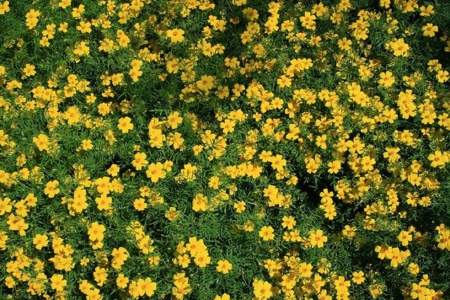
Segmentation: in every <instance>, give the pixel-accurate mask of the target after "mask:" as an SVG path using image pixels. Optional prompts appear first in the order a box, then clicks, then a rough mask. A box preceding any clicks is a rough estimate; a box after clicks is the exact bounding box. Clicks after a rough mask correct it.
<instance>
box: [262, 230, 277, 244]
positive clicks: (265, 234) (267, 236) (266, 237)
mask: <svg viewBox="0 0 450 300" xmlns="http://www.w3.org/2000/svg"><path fill="white" fill-rule="evenodd" d="M273 232H274V230H273V228H272V226H263V227H262V228H261V230H260V231H259V236H260V237H261V238H262V239H263V241H265V242H267V241H271V240H273V239H274V238H275V234H274V233H273Z"/></svg>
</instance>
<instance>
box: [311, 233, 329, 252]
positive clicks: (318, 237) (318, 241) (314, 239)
mask: <svg viewBox="0 0 450 300" xmlns="http://www.w3.org/2000/svg"><path fill="white" fill-rule="evenodd" d="M327 241H328V238H327V237H326V236H324V235H323V231H322V230H321V229H319V230H316V231H314V230H311V231H310V232H309V242H310V243H311V246H312V247H316V246H317V247H318V248H322V247H323V246H324V243H326V242H327Z"/></svg>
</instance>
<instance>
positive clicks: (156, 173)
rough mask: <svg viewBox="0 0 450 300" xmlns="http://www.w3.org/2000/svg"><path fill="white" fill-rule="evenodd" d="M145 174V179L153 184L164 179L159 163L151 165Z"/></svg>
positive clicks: (164, 174) (162, 168)
mask: <svg viewBox="0 0 450 300" xmlns="http://www.w3.org/2000/svg"><path fill="white" fill-rule="evenodd" d="M145 173H146V175H147V178H150V180H151V181H152V182H154V183H156V182H158V180H159V179H163V178H164V177H166V172H165V171H164V165H163V164H162V163H160V162H158V163H156V164H155V163H151V164H150V165H149V166H148V168H147V171H146V172H145Z"/></svg>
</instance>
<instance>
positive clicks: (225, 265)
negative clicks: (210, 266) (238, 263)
mask: <svg viewBox="0 0 450 300" xmlns="http://www.w3.org/2000/svg"><path fill="white" fill-rule="evenodd" d="M232 268H233V265H232V264H231V263H230V262H229V261H228V260H226V259H224V260H222V259H221V260H219V261H218V262H217V267H216V270H217V272H220V273H223V274H227V273H228V272H229V271H230V270H231V269H232Z"/></svg>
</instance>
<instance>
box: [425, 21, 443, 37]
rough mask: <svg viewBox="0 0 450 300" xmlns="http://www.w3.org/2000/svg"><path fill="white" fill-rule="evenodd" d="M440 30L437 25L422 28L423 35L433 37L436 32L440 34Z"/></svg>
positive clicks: (429, 24)
mask: <svg viewBox="0 0 450 300" xmlns="http://www.w3.org/2000/svg"><path fill="white" fill-rule="evenodd" d="M438 30H439V28H438V27H437V26H436V25H433V24H431V23H427V25H425V26H423V27H422V31H423V35H424V36H429V37H433V36H435V35H436V32H438Z"/></svg>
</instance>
